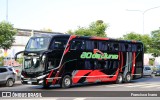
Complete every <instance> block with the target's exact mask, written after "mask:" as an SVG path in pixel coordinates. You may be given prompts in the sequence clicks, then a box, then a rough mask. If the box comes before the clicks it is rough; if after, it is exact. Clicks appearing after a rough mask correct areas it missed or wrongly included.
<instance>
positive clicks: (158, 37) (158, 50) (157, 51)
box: [151, 30, 160, 57]
mask: <svg viewBox="0 0 160 100" xmlns="http://www.w3.org/2000/svg"><path fill="white" fill-rule="evenodd" d="M151 38H152V44H151V52H152V53H153V55H154V56H155V57H158V56H160V45H159V44H160V30H155V31H152V33H151Z"/></svg>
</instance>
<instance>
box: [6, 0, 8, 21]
mask: <svg viewBox="0 0 160 100" xmlns="http://www.w3.org/2000/svg"><path fill="white" fill-rule="evenodd" d="M6 21H7V22H8V0H6Z"/></svg>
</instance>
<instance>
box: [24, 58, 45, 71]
mask: <svg viewBox="0 0 160 100" xmlns="http://www.w3.org/2000/svg"><path fill="white" fill-rule="evenodd" d="M23 70H25V71H26V72H42V71H44V64H42V63H40V60H39V58H25V59H24V67H23Z"/></svg>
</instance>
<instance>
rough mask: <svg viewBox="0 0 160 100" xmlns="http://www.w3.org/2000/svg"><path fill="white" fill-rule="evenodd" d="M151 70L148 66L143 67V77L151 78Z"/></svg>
mask: <svg viewBox="0 0 160 100" xmlns="http://www.w3.org/2000/svg"><path fill="white" fill-rule="evenodd" d="M152 74H153V70H152V69H151V67H150V66H144V68H143V75H144V76H152Z"/></svg>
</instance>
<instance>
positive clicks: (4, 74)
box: [0, 66, 16, 87]
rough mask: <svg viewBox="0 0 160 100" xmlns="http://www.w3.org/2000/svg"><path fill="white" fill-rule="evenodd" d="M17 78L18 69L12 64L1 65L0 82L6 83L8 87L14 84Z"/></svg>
mask: <svg viewBox="0 0 160 100" xmlns="http://www.w3.org/2000/svg"><path fill="white" fill-rule="evenodd" d="M15 80H16V71H15V70H14V68H13V67H10V66H0V84H5V85H6V86H8V87H11V86H13V85H14V83H15Z"/></svg>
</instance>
